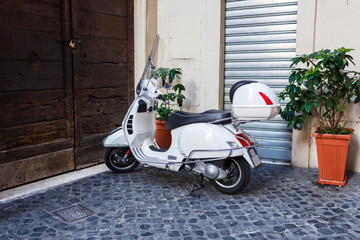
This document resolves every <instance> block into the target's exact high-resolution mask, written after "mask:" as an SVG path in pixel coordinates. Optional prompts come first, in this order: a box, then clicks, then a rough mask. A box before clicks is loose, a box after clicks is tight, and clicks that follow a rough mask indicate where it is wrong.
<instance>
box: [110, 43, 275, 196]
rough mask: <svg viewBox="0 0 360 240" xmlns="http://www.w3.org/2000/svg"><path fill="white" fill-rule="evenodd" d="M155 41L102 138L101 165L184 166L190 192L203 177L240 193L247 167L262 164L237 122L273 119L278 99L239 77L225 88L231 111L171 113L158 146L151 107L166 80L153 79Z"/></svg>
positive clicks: (154, 106) (118, 167) (261, 86)
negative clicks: (165, 145)
mask: <svg viewBox="0 0 360 240" xmlns="http://www.w3.org/2000/svg"><path fill="white" fill-rule="evenodd" d="M158 41H159V36H157V37H156V39H155V42H154V45H153V48H152V51H151V53H150V55H149V57H148V60H147V63H146V66H145V69H144V72H143V75H142V77H141V79H140V82H139V84H138V85H137V88H136V93H137V97H136V98H135V100H134V101H133V103H132V105H131V106H130V108H129V110H128V111H127V114H126V115H125V117H124V119H123V122H122V126H121V127H119V128H117V129H115V130H113V131H112V132H111V133H110V135H109V136H108V137H106V138H105V139H104V141H103V145H104V147H105V152H104V161H105V164H106V166H107V167H108V168H109V169H111V170H112V171H114V172H119V173H126V172H130V171H132V170H133V169H135V168H136V167H137V166H138V164H139V163H142V164H144V165H145V166H152V167H157V168H162V169H165V170H171V171H175V172H178V171H179V170H186V171H188V172H191V173H193V174H194V176H195V178H194V182H193V184H192V187H191V189H190V193H192V192H193V191H194V190H196V189H197V188H198V187H196V186H198V185H200V187H201V186H202V181H203V178H204V177H205V178H207V179H208V180H209V182H210V184H211V185H213V186H214V187H215V188H216V189H217V190H219V191H220V192H223V193H226V194H236V193H239V192H240V191H242V190H243V189H244V188H245V187H246V186H247V184H248V182H249V180H250V173H251V169H250V168H251V167H252V168H257V167H259V166H260V165H261V161H260V159H259V156H258V154H257V152H256V149H255V147H256V146H258V143H257V141H256V140H255V138H254V137H252V136H251V135H250V134H248V133H246V132H245V131H243V130H242V129H241V128H240V125H241V124H242V123H244V122H248V121H258V120H265V119H270V118H273V117H275V116H276V114H277V113H278V112H279V108H280V104H279V100H278V98H277V97H276V95H275V93H274V92H273V91H272V90H271V89H270V88H269V87H267V86H266V85H264V84H261V83H257V82H254V81H239V82H237V83H236V84H234V85H233V86H232V88H231V90H230V99H231V102H232V111H231V112H230V111H229V112H227V111H220V110H208V111H205V112H203V113H189V112H184V111H177V112H175V113H173V114H172V115H171V116H170V117H169V118H168V120H167V121H166V123H165V127H166V128H167V129H168V130H171V137H172V142H171V146H170V148H169V149H161V148H159V146H158V145H157V143H156V139H155V138H154V137H155V131H156V123H155V119H156V109H157V106H158V100H162V101H165V100H164V99H163V97H162V92H161V91H160V90H161V88H167V89H168V88H169V84H167V83H166V82H164V81H162V80H160V81H159V80H157V79H154V78H152V74H151V70H152V69H154V55H155V51H156V48H157V45H158ZM199 179H200V184H198V183H197V181H198V180H199Z"/></svg>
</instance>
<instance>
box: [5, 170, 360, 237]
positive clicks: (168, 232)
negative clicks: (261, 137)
mask: <svg viewBox="0 0 360 240" xmlns="http://www.w3.org/2000/svg"><path fill="white" fill-rule="evenodd" d="M316 179H317V171H314V170H305V169H296V168H294V169H292V168H289V167H283V166H275V165H264V166H263V167H262V168H260V169H258V170H252V176H251V180H250V183H249V185H248V187H247V188H246V189H245V190H244V191H243V192H242V193H240V194H237V195H235V196H229V195H224V194H221V193H220V192H218V191H216V190H215V189H214V188H213V187H212V186H211V185H210V184H205V187H204V188H203V189H201V190H199V191H198V194H199V195H200V196H201V198H200V199H197V198H194V197H191V196H190V195H189V193H188V189H189V188H190V185H191V182H192V177H191V176H189V175H187V174H176V173H172V172H165V171H163V170H160V169H155V168H142V167H139V168H137V169H136V170H135V171H133V172H131V173H128V174H116V173H112V172H110V171H109V172H104V173H100V174H98V175H95V176H92V177H87V178H84V179H81V180H78V181H75V182H71V183H68V184H64V185H61V186H58V187H56V188H52V189H50V190H47V191H45V192H41V193H36V194H34V195H31V196H28V197H26V198H22V199H17V200H13V201H9V202H5V203H0V239H360V184H359V180H360V174H353V175H352V176H350V179H349V181H348V184H347V185H346V186H345V187H335V186H322V185H318V184H317V183H316ZM72 205H82V206H84V207H86V208H88V209H90V210H92V211H93V212H94V214H93V215H91V216H89V217H86V218H83V219H80V220H77V221H74V222H71V223H66V222H65V221H63V220H61V219H60V218H59V217H57V216H56V215H55V214H54V211H56V210H59V209H63V208H65V207H68V206H72Z"/></svg>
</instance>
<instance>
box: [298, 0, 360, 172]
mask: <svg viewBox="0 0 360 240" xmlns="http://www.w3.org/2000/svg"><path fill="white" fill-rule="evenodd" d="M359 9H360V1H356V0H334V1H327V0H317V1H308V0H299V2H298V26H297V39H296V52H297V54H299V55H300V54H303V53H310V52H313V51H317V50H321V49H335V48H338V47H347V48H353V49H355V50H354V51H352V53H351V54H352V56H353V57H354V62H355V63H356V64H357V65H356V66H355V67H352V69H353V70H356V71H360V41H359V38H360V32H359V31H358V30H359V26H358V23H359V22H360V15H359V14H358V11H359ZM359 116H360V104H357V105H354V104H351V105H349V106H348V107H347V108H346V120H347V121H348V124H347V127H352V128H354V129H355V134H354V136H353V139H352V140H351V142H350V148H349V156H348V164H347V169H348V170H351V171H356V172H360V147H359V146H360V117H359ZM316 127H317V125H316V123H314V122H309V123H308V124H307V125H306V126H305V127H304V130H303V131H300V132H299V131H295V130H294V133H293V143H292V149H293V150H292V164H293V166H297V167H310V168H317V155H316V146H315V140H314V139H313V138H312V137H311V134H312V132H313V131H315V128H316Z"/></svg>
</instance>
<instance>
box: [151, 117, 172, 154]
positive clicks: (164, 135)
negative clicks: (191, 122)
mask: <svg viewBox="0 0 360 240" xmlns="http://www.w3.org/2000/svg"><path fill="white" fill-rule="evenodd" d="M155 139H156V142H157V143H158V145H159V147H160V148H162V149H168V148H169V147H170V145H171V131H170V130H166V128H165V121H156V134H155Z"/></svg>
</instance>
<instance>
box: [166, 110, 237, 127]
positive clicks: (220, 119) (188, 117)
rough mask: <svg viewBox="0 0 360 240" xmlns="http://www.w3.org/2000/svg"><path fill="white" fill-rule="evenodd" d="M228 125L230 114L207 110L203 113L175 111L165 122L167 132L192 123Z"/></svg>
mask: <svg viewBox="0 0 360 240" xmlns="http://www.w3.org/2000/svg"><path fill="white" fill-rule="evenodd" d="M211 122H213V123H214V124H228V123H230V122H231V112H226V111H220V110H215V109H212V110H208V111H205V112H203V113H190V112H183V111H177V112H174V113H173V114H171V115H170V117H169V118H168V119H167V120H166V122H165V128H166V129H167V130H171V129H175V128H178V127H181V126H184V125H188V124H192V123H211Z"/></svg>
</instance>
